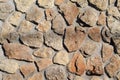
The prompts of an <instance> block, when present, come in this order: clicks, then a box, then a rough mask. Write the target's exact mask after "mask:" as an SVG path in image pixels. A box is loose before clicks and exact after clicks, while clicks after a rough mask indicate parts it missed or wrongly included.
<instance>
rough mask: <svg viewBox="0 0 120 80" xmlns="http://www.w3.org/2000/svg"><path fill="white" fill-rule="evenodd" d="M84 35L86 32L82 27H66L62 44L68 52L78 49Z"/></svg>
mask: <svg viewBox="0 0 120 80" xmlns="http://www.w3.org/2000/svg"><path fill="white" fill-rule="evenodd" d="M85 37H86V34H85V31H84V29H82V28H81V27H73V26H70V27H67V28H66V33H65V39H64V44H65V46H66V47H67V49H68V51H69V52H71V51H75V50H78V49H80V47H81V44H82V43H83V41H84V39H85Z"/></svg>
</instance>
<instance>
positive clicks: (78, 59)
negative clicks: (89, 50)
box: [68, 52, 86, 75]
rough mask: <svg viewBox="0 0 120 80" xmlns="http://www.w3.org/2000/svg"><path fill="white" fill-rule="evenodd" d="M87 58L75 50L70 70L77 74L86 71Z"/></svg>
mask: <svg viewBox="0 0 120 80" xmlns="http://www.w3.org/2000/svg"><path fill="white" fill-rule="evenodd" d="M85 69H86V64H85V60H84V58H83V56H82V54H81V53H80V52H75V53H74V55H73V57H72V59H71V60H70V62H69V64H68V70H69V71H70V72H72V73H75V74H77V75H82V74H83V73H84V72H85Z"/></svg>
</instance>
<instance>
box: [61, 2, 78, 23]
mask: <svg viewBox="0 0 120 80" xmlns="http://www.w3.org/2000/svg"><path fill="white" fill-rule="evenodd" d="M60 10H61V11H62V12H63V14H64V17H65V19H66V21H67V23H68V24H69V25H72V24H73V22H74V21H75V18H76V17H77V16H78V14H79V9H78V8H77V6H76V5H75V4H73V3H70V2H68V3H66V4H63V5H61V6H60Z"/></svg>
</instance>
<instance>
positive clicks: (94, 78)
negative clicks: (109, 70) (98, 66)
mask: <svg viewBox="0 0 120 80" xmlns="http://www.w3.org/2000/svg"><path fill="white" fill-rule="evenodd" d="M90 80H103V79H101V78H100V77H98V76H93V77H92V78H91V79H90Z"/></svg>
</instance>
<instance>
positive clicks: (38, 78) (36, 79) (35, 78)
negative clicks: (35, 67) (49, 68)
mask: <svg viewBox="0 0 120 80" xmlns="http://www.w3.org/2000/svg"><path fill="white" fill-rule="evenodd" d="M28 80H44V78H43V75H42V73H41V72H39V73H35V74H34V75H33V76H32V77H29V78H28Z"/></svg>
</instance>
